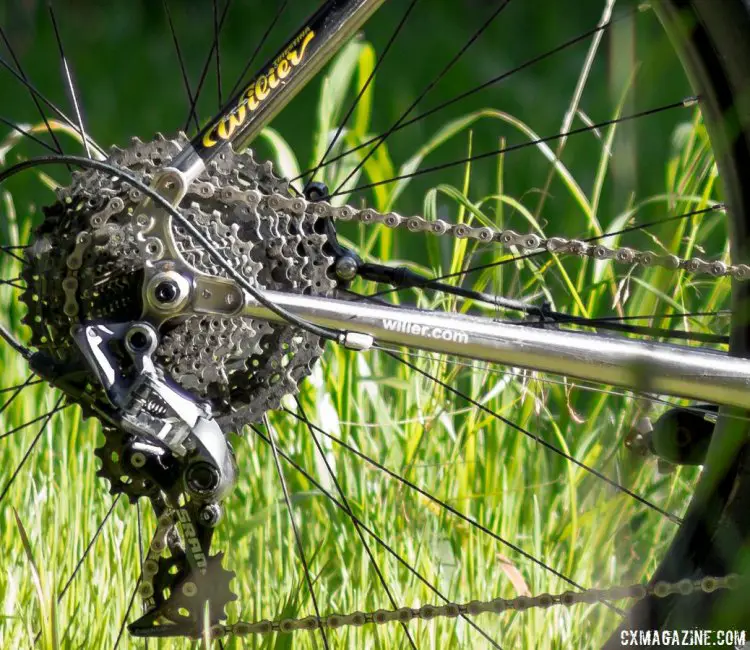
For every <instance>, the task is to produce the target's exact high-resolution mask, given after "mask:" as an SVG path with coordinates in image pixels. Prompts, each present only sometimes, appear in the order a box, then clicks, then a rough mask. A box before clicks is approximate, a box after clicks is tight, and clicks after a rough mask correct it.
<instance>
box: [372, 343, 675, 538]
mask: <svg viewBox="0 0 750 650" xmlns="http://www.w3.org/2000/svg"><path fill="white" fill-rule="evenodd" d="M385 353H386V354H387V355H388V356H389V357H391V358H392V359H395V360H396V361H398V362H399V363H401V364H404V365H406V366H408V367H409V368H411V369H412V370H414V371H415V372H418V373H419V374H420V375H422V376H423V377H426V378H427V379H430V380H431V381H433V382H435V383H436V384H438V385H439V386H442V387H443V388H445V389H446V390H447V391H450V392H451V393H453V394H454V395H456V396H457V397H460V398H462V399H464V400H466V401H467V402H469V403H470V404H472V405H473V406H475V407H476V408H478V409H479V410H481V411H482V412H484V413H486V414H487V415H489V416H491V417H493V418H495V419H496V420H499V421H500V422H502V423H503V424H505V425H506V426H509V427H510V428H511V429H514V430H515V431H518V433H521V434H523V435H524V436H526V437H527V438H529V439H531V440H533V441H534V442H536V443H537V444H538V445H541V446H542V447H544V448H545V449H546V450H548V451H551V452H552V453H554V454H557V455H558V456H560V457H562V458H564V459H565V460H567V461H568V462H570V463H573V464H574V465H577V466H578V467H580V468H581V469H583V470H585V471H586V472H588V473H589V474H591V475H592V476H595V477H596V478H598V479H599V480H600V481H603V482H605V483H606V484H607V485H609V486H610V487H613V488H615V489H616V490H617V491H618V492H622V493H623V494H627V495H628V496H629V497H631V498H632V499H635V500H636V501H638V502H639V503H641V504H643V505H644V506H647V507H648V508H650V509H652V510H654V511H655V512H658V513H659V514H660V515H662V516H663V517H664V518H665V519H668V520H669V521H671V522H672V523H674V524H678V525H679V524H681V523H682V519H680V518H679V517H678V516H677V515H674V514H672V513H671V512H668V511H666V510H664V509H663V508H661V507H659V506H657V505H656V504H655V503H653V502H651V501H649V500H648V499H646V498H644V497H642V496H640V495H639V494H636V493H635V492H633V491H632V490H629V489H628V488H626V487H625V486H624V485H620V484H619V483H618V482H617V481H614V480H612V479H611V478H609V477H607V476H605V475H604V474H602V473H601V472H599V471H598V470H595V469H594V468H593V467H591V466H590V465H586V464H585V463H583V462H581V461H580V460H578V459H577V458H574V457H573V456H571V455H570V454H568V453H566V452H565V451H563V450H562V449H559V448H558V447H555V446H554V445H553V444H551V443H549V442H547V441H546V440H544V439H543V438H540V437H539V436H537V435H535V434H533V433H531V431H529V430H527V429H525V428H524V427H522V426H520V425H519V424H516V423H515V422H512V421H511V420H508V419H507V418H505V417H503V416H502V415H500V414H499V413H496V412H495V411H493V410H492V409H490V408H488V407H487V406H485V405H484V404H482V403H481V402H478V401H477V400H475V399H473V398H472V397H471V396H469V395H466V394H465V393H463V392H462V391H460V390H458V389H457V388H454V387H453V386H451V385H450V384H447V383H446V382H444V381H442V380H441V379H439V378H437V377H435V376H434V375H432V374H431V373H429V372H427V371H426V370H423V369H422V368H419V367H418V366H416V365H414V364H413V363H411V362H410V361H407V360H406V359H403V358H402V357H400V356H399V355H398V354H396V353H394V352H392V351H390V350H386V351H385Z"/></svg>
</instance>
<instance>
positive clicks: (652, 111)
mask: <svg viewBox="0 0 750 650" xmlns="http://www.w3.org/2000/svg"><path fill="white" fill-rule="evenodd" d="M697 101H698V98H697V97H686V98H684V99H681V100H680V101H678V102H672V103H670V104H665V105H663V106H658V107H656V108H649V109H647V110H645V111H639V112H638V113H633V114H631V115H625V116H623V117H618V118H614V119H611V120H605V121H603V122H599V123H597V124H590V125H586V126H582V127H580V128H577V129H572V130H570V131H566V132H565V133H557V134H555V135H549V136H546V137H544V138H537V139H536V140H529V141H527V142H521V143H519V144H515V145H511V146H509V147H502V148H500V149H497V150H495V151H487V152H485V153H480V154H474V155H471V156H467V157H465V158H461V159H460V160H454V161H452V162H447V163H441V164H439V165H434V166H432V167H426V168H425V169H418V170H416V171H414V172H411V173H409V174H400V175H399V176H394V177H392V178H388V179H385V180H382V181H376V182H373V183H366V184H365V185H358V186H357V187H354V188H352V189H347V190H342V189H340V188H342V187H343V185H344V183H346V181H348V180H349V178H350V177H351V176H352V175H353V173H354V172H352V174H349V176H348V177H347V178H346V180H345V181H344V183H341V184H340V185H339V187H338V188H336V191H335V192H332V193H331V194H329V195H328V196H327V197H325V198H333V197H335V196H341V195H344V194H353V193H355V192H362V191H364V190H369V189H371V188H373V187H379V186H381V185H390V184H391V183H396V182H398V181H401V180H405V179H407V178H414V177H416V176H422V175H423V174H431V173H433V172H436V171H441V170H443V169H449V168H450V167H456V166H457V165H464V164H466V163H469V162H474V161H476V160H484V159H486V158H496V157H497V156H501V155H504V154H507V153H511V152H513V151H520V150H522V149H528V148H530V147H538V146H539V145H540V144H549V143H550V142H556V141H558V140H561V139H563V138H569V137H570V136H573V135H580V134H582V133H588V132H589V131H594V130H596V129H603V128H606V127H609V126H614V125H616V124H623V123H625V122H630V121H633V120H637V119H640V118H643V117H649V116H651V115H658V114H659V113H664V112H666V111H671V110H674V109H676V108H688V107H692V106H694V105H695V103H696V102H697ZM379 142H382V141H379ZM377 146H378V145H377V144H376V145H375V147H374V148H373V149H372V150H371V151H370V152H369V153H368V154H367V156H365V158H364V159H363V161H362V163H360V166H358V167H357V168H356V170H358V169H360V168H361V165H362V164H363V163H364V161H365V160H367V159H368V157H369V156H370V155H371V154H372V152H373V151H375V148H377Z"/></svg>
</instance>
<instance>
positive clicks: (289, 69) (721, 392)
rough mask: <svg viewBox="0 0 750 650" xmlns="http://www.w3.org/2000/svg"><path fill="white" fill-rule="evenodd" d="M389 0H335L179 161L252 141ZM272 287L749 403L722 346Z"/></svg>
mask: <svg viewBox="0 0 750 650" xmlns="http://www.w3.org/2000/svg"><path fill="white" fill-rule="evenodd" d="M384 1H385V0H328V2H326V3H325V4H324V5H323V6H322V7H321V8H320V9H319V10H318V11H317V12H315V13H314V14H313V15H312V16H311V17H310V18H309V19H308V20H307V21H306V22H305V24H304V26H303V28H302V29H300V30H299V31H298V32H297V34H296V35H295V36H294V37H293V38H291V39H290V40H289V41H288V42H287V43H286V44H285V45H284V47H283V48H282V49H281V50H280V51H279V52H278V54H277V55H276V56H274V57H273V58H272V59H271V60H270V61H269V62H267V63H266V65H265V66H263V68H262V69H261V72H260V73H259V74H258V75H256V76H255V78H254V79H253V80H252V81H251V82H250V83H249V84H248V85H247V86H245V88H243V89H242V91H241V92H239V93H238V94H237V95H235V96H234V97H233V98H232V99H231V100H230V101H229V102H228V103H227V104H226V106H225V108H224V109H223V110H222V111H221V112H220V113H219V115H218V116H217V117H216V118H214V119H213V120H211V121H210V122H209V123H208V125H207V126H206V127H205V128H204V129H203V130H202V131H201V132H200V133H199V134H198V135H197V136H196V137H195V138H194V139H193V141H192V142H191V143H190V145H188V146H187V147H186V149H185V150H184V151H183V152H182V153H181V154H180V155H179V156H178V157H177V159H176V161H175V163H174V167H175V168H176V169H177V170H179V171H180V172H181V173H182V174H183V175H184V176H185V177H186V179H187V180H188V181H192V180H194V179H195V178H197V176H198V175H199V174H200V173H201V172H202V171H203V170H204V169H205V167H206V165H207V164H208V163H209V162H210V161H211V160H212V159H213V158H214V157H216V156H218V155H220V154H221V152H222V151H223V150H224V149H225V148H226V147H228V146H230V145H231V146H233V147H234V148H235V149H241V148H244V147H245V146H247V145H248V144H249V143H250V142H251V141H252V139H253V138H254V137H255V136H256V135H257V134H258V133H259V132H260V131H261V129H262V128H263V127H264V126H265V125H266V124H268V123H269V122H270V120H271V119H272V118H273V117H274V116H275V115H276V114H277V113H278V112H279V111H280V110H281V109H282V108H283V107H284V106H285V105H286V104H287V103H288V102H289V100H291V99H292V97H293V96H294V95H295V94H296V93H297V92H298V91H299V90H300V89H301V88H302V87H303V86H304V85H305V84H306V83H307V82H308V81H309V80H310V79H311V78H312V77H313V76H314V75H315V74H316V73H317V72H318V71H319V70H320V68H321V67H322V66H323V65H324V64H325V63H326V62H327V61H328V60H329V59H330V58H331V57H332V56H333V54H334V53H335V52H336V51H337V49H338V48H339V47H340V46H341V45H343V44H344V43H345V42H346V41H347V40H348V39H349V38H350V37H351V36H353V34H354V33H355V32H356V31H357V30H358V29H359V28H360V27H361V26H362V25H363V24H364V22H365V21H366V20H367V19H368V18H369V17H370V16H371V15H372V14H373V13H374V12H375V11H376V10H377V9H378V8H379V7H380V6H381V5H382V4H383V2H384ZM263 294H264V296H265V297H267V298H268V299H270V300H271V301H272V302H274V303H275V304H277V305H278V306H280V307H283V308H284V309H287V310H288V311H290V312H291V313H293V314H295V315H297V316H299V317H301V318H303V319H305V320H307V321H309V322H311V323H315V324H317V325H323V326H326V327H332V328H337V329H341V330H345V331H349V332H358V333H365V334H369V335H371V336H373V337H374V339H375V340H376V341H377V342H379V343H387V344H393V345H399V346H406V347H410V348H417V349H421V350H430V351H435V352H440V353H445V354H450V355H456V356H460V357H466V358H470V359H479V360H483V361H487V362H495V363H502V364H505V365H511V366H518V367H524V368H530V369H533V370H539V371H542V372H552V373H558V374H562V375H569V376H572V377H576V378H578V379H583V380H589V381H594V382H597V383H604V384H609V385H615V386H620V387H622V388H626V389H629V390H636V391H645V392H656V393H661V394H668V395H674V396H678V397H683V398H688V399H697V400H707V401H711V402H715V403H717V404H722V405H726V406H736V407H742V408H750V360H747V359H740V358H736V357H731V356H728V355H726V354H722V353H719V352H714V351H710V350H701V349H696V348H689V347H682V346H674V345H667V344H662V343H645V342H643V341H636V340H632V339H627V338H622V337H614V336H604V335H600V334H589V333H583V332H574V331H565V330H559V329H550V328H549V327H542V326H538V327H530V326H528V325H517V324H508V323H501V322H497V321H493V320H491V319H488V318H480V317H474V316H466V315H460V314H448V313H442V312H430V311H422V310H416V309H404V308H395V307H387V306H381V305H375V304H368V303H363V302H354V301H351V300H336V299H330V298H317V297H310V296H301V295H296V294H288V293H283V292H274V291H264V292H263ZM244 305H245V306H244V308H243V310H242V315H243V316H245V317H251V318H261V319H266V320H272V321H281V320H282V319H281V318H280V317H279V316H278V315H277V314H275V313H274V312H272V311H271V310H269V309H267V308H266V307H263V306H262V305H260V304H259V303H258V302H257V301H255V300H253V299H252V298H250V297H249V296H247V295H246V296H245V303H244ZM206 311H210V310H206ZM225 315H226V314H225Z"/></svg>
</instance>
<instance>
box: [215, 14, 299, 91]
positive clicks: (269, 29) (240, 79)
mask: <svg viewBox="0 0 750 650" xmlns="http://www.w3.org/2000/svg"><path fill="white" fill-rule="evenodd" d="M288 4H289V0H284V1H283V2H282V3H281V4H280V5H279V8H278V9H277V10H276V14H275V15H274V17H273V19H272V20H271V23H270V24H269V25H268V27H267V28H266V31H265V32H263V36H261V37H260V41H258V45H256V46H255V49H254V50H253V53H252V54H251V55H250V58H249V59H248V61H247V63H246V64H245V67H244V68H242V72H241V73H240V76H239V77H238V78H237V81H236V82H235V83H234V87H233V88H232V90H231V91H230V93H229V96H230V97H233V96H234V94H235V93H236V92H237V91H238V90H239V89H240V86H241V85H242V82H243V81H244V79H245V75H247V73H248V71H249V70H250V68H251V66H252V65H253V62H254V61H255V59H256V57H257V56H258V53H259V52H260V50H261V48H262V47H263V46H264V45H265V43H266V41H267V40H268V37H269V36H270V34H271V32H272V31H273V28H274V27H275V26H276V23H277V22H278V21H279V18H281V14H283V13H284V9H286V6H287V5H288Z"/></svg>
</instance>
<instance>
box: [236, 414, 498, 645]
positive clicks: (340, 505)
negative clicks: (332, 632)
mask: <svg viewBox="0 0 750 650" xmlns="http://www.w3.org/2000/svg"><path fill="white" fill-rule="evenodd" d="M249 426H250V429H252V431H253V432H254V433H255V434H256V435H257V436H258V437H259V438H260V439H261V440H262V441H263V442H265V443H266V444H267V445H269V446H270V445H271V441H270V440H269V439H268V437H267V436H266V435H265V434H264V433H263V432H262V431H261V430H260V429H258V427H256V426H255V425H253V424H251V425H249ZM312 428H313V429H316V427H315V426H314V425H313V427H312ZM279 456H281V458H283V459H284V460H285V461H286V462H287V463H288V464H289V465H290V466H291V467H292V468H294V469H295V470H296V471H297V472H298V473H299V474H300V475H302V476H304V477H305V478H306V479H307V480H308V481H309V482H310V484H311V485H313V486H314V487H315V488H316V489H317V490H319V491H320V493H321V494H322V495H323V496H325V497H326V498H327V499H328V500H329V501H330V502H331V503H332V504H333V505H334V506H335V507H336V508H338V509H339V510H341V511H342V512H344V513H345V514H347V515H348V516H349V517H351V519H352V521H356V522H357V525H358V526H359V527H360V528H361V529H362V530H363V531H364V532H366V533H367V534H368V535H369V536H370V537H372V539H374V540H375V542H376V543H377V544H378V545H379V546H380V547H381V548H383V549H384V550H385V551H386V552H387V553H389V554H390V555H391V556H392V557H393V558H395V559H396V560H397V561H398V562H399V564H401V565H402V566H403V567H404V568H405V569H406V570H407V571H409V573H411V574H412V575H413V576H414V577H415V578H417V579H418V580H419V581H420V582H421V583H422V584H424V585H425V586H426V587H427V588H428V589H429V590H430V591H432V593H434V594H435V595H436V596H437V597H438V598H440V599H441V600H442V601H443V602H444V603H448V602H450V600H449V599H448V597H447V596H446V595H445V594H443V593H442V592H441V591H440V590H439V589H438V588H437V587H436V586H435V585H434V584H433V583H431V582H430V581H429V580H427V578H425V577H424V576H423V575H422V574H421V573H419V571H417V570H416V569H415V568H414V566H413V565H411V564H410V563H409V562H407V561H406V560H405V559H404V558H403V557H402V556H401V555H399V554H398V553H397V552H396V551H395V550H394V549H393V548H392V547H391V545H390V544H388V542H386V541H385V540H384V539H383V538H382V537H380V536H379V535H378V534H377V533H376V532H375V531H374V530H372V529H371V528H370V527H369V526H368V525H367V524H365V523H364V522H363V521H362V520H361V519H359V518H358V517H357V516H356V515H355V514H353V513H351V510H350V509H347V508H346V507H345V506H344V504H343V503H342V502H340V501H339V500H338V499H336V497H335V496H333V495H332V494H331V493H330V492H328V491H327V490H326V489H325V488H324V487H323V486H322V485H321V484H320V483H319V482H318V481H316V480H315V479H314V478H313V477H312V476H311V475H310V473H309V472H307V471H306V470H305V469H304V468H302V467H301V466H300V465H299V464H297V463H296V462H295V461H294V460H293V459H292V458H291V457H290V456H289V455H288V454H286V453H285V452H284V451H283V450H281V449H279ZM459 616H460V617H461V618H462V619H463V620H464V621H466V622H467V623H468V624H469V625H470V626H471V627H473V628H474V629H475V630H477V631H478V632H479V633H480V634H481V635H482V636H483V637H484V638H485V639H487V641H489V642H490V644H492V647H494V648H496V650H502V648H501V647H500V646H499V645H498V644H497V642H495V641H494V640H493V639H492V638H491V637H490V636H489V635H488V634H487V633H486V632H485V631H484V630H483V629H482V628H480V627H479V625H477V624H476V622H475V621H474V620H473V619H472V618H470V617H468V616H466V615H465V614H459Z"/></svg>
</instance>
